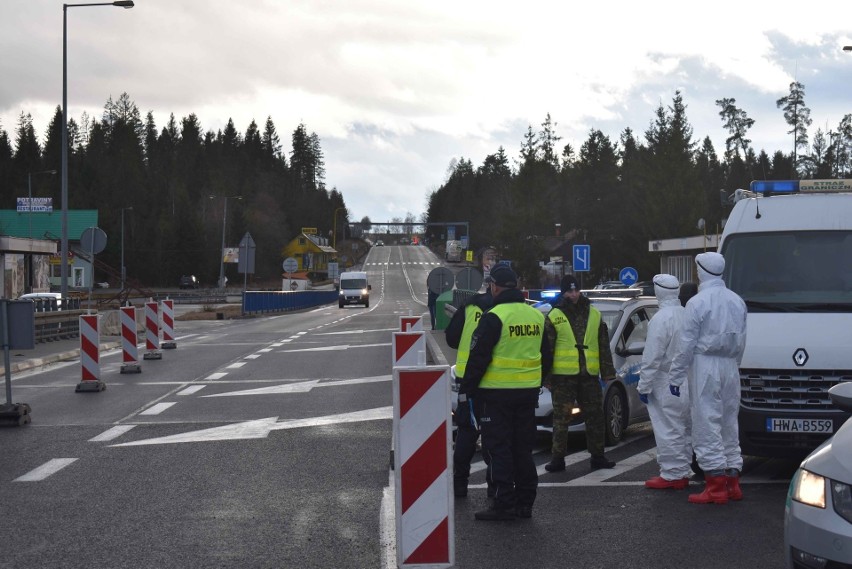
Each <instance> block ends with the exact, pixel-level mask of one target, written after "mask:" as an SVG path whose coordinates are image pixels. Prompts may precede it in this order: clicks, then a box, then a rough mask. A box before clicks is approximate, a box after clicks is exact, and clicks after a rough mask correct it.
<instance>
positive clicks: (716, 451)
mask: <svg viewBox="0 0 852 569" xmlns="http://www.w3.org/2000/svg"><path fill="white" fill-rule="evenodd" d="M695 264H696V265H697V270H698V281H699V285H698V294H696V295H695V296H694V297H692V299H690V300H689V302H688V303H687V304H686V309H685V311H684V315H683V326H682V329H681V330H682V331H681V337H680V342H678V347H677V350H676V353H675V356H674V359H673V361H672V365H671V369H670V371H669V381H670V382H671V384H672V385H682V384H683V382H684V379H685V378H686V377H687V375H686V372H687V370H689V369H690V366H692V370H691V373H690V375H689V393H690V398H691V400H692V402H691V410H692V446H693V448H694V450H695V454H696V455H697V456H698V465H699V466H700V467H701V469H702V470H704V471H705V472H706V473H707V474H709V475H710V476H716V475H720V474H721V473H722V471H724V470H725V469H731V468H735V469H737V470H741V469H742V465H743V458H742V454H741V453H740V441H739V427H738V425H737V415H738V413H739V408H740V372H739V363H740V361H741V360H742V356H743V350H744V349H745V342H746V306H745V302H743V299H742V298H740V297H739V296H738V295H737V294H736V293H734V292H732V291H730V290H728V288H727V287H726V286H725V282H724V281H723V280H722V273H723V272H724V270H725V258H724V257H722V255H720V254H719V253H701V254H700V255H697V256H696V257H695Z"/></svg>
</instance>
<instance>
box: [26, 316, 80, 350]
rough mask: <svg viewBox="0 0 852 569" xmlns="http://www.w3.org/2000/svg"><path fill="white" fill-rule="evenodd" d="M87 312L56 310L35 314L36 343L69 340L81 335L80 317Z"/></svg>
mask: <svg viewBox="0 0 852 569" xmlns="http://www.w3.org/2000/svg"><path fill="white" fill-rule="evenodd" d="M86 313H87V311H86V310H54V311H52V312H36V313H35V315H34V316H35V339H36V342H53V341H55V340H67V339H68V338H76V337H77V336H79V335H80V316H81V315H83V314H86Z"/></svg>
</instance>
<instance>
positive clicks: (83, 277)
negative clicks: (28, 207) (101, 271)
mask: <svg viewBox="0 0 852 569" xmlns="http://www.w3.org/2000/svg"><path fill="white" fill-rule="evenodd" d="M97 225H98V210H95V209H81V210H70V211H68V248H69V254H68V286H69V288H88V287H89V286H90V285H91V282H92V279H93V274H92V267H91V263H89V262H88V261H87V260H85V259H82V258H80V257H78V256H77V255H74V253H73V250H74V249H76V248H79V246H80V236H81V235H82V233H83V231H85V230H86V229H88V228H89V227H97ZM61 239H62V212H61V211H33V212H29V211H15V210H8V209H6V210H0V263H2V264H0V266H2V267H4V270H3V271H2V272H0V291H2V296H3V297H4V298H17V297H18V296H20V295H21V294H24V293H26V292H34V291H35V292H39V291H48V290H51V289H57V290H58V289H59V287H60V286H61V284H62V283H61V267H60V265H61V263H60V261H61V259H60V246H61V245H60V242H61Z"/></svg>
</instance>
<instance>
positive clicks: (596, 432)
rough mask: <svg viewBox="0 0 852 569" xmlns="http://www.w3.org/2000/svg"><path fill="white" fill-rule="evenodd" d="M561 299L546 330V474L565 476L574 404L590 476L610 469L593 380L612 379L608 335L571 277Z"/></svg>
mask: <svg viewBox="0 0 852 569" xmlns="http://www.w3.org/2000/svg"><path fill="white" fill-rule="evenodd" d="M560 290H561V291H562V295H561V296H560V297H559V299H558V300H557V301H556V303H555V304H554V306H553V308H552V309H551V310H550V312H549V313H548V314H547V320H546V321H545V330H546V334H547V339H548V343H549V344H550V346H551V348H552V350H553V375H552V376H551V377H550V379H549V383H550V392H551V397H552V398H553V447H552V457H551V460H550V462H549V463H548V464H547V465H545V467H544V468H545V469H546V470H547V471H548V472H560V471H562V470H565V454H566V452H567V451H568V421H570V420H571V408H572V407H573V406H574V401H575V400H576V402H577V404H578V405H579V406H580V410H581V411H582V412H583V417H584V419H585V423H586V447H587V448H588V450H589V454H591V455H592V457H591V467H592V470H598V469H599V468H613V467H614V466H615V463H614V462H612V461H611V460H609V459H607V458H606V456H604V437H605V433H604V414H603V391H602V390H601V384H600V381H599V379H598V376H600V377H603V378H604V380H606V381H609V380H611V379H615V365H614V364H613V363H612V353H611V352H610V349H609V333H608V332H607V328H606V324H605V323H604V322H603V320H601V313H600V312H599V311H598V309H597V308H595V307H594V306H592V304H591V302H589V299H588V298H586V297H585V296H583V294H582V293H581V292H580V286H579V285H578V284H577V279H576V278H575V277H574V275H565V276H564V277H562V282H561V283H560Z"/></svg>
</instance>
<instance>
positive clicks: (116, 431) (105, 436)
mask: <svg viewBox="0 0 852 569" xmlns="http://www.w3.org/2000/svg"><path fill="white" fill-rule="evenodd" d="M135 426H136V425H116V426H115V427H113V428H111V429H107V430H106V431H104V432H103V433H101V434H100V435H98V436H96V437H94V438H91V439H89V442H91V443H103V442H106V441H111V440H113V439H117V438H118V437H120V436H121V435H123V434H124V433H126V432H127V431H129V430H130V429H132V428H133V427H135Z"/></svg>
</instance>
